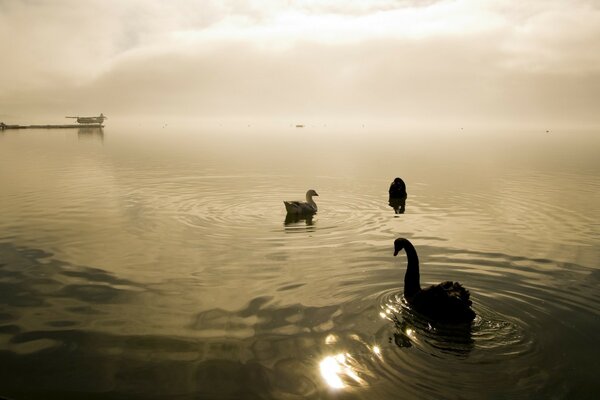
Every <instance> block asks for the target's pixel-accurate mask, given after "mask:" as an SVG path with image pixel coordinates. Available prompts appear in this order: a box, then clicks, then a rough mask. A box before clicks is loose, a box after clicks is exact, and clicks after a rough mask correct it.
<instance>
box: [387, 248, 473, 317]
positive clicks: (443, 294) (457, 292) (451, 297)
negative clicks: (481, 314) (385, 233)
mask: <svg viewBox="0 0 600 400" xmlns="http://www.w3.org/2000/svg"><path fill="white" fill-rule="evenodd" d="M403 249H404V250H405V251H406V257H407V259H408V265H407V266H406V274H405V275H404V297H405V298H406V301H407V302H408V304H409V305H410V306H411V308H412V309H414V310H415V311H417V312H418V313H420V314H422V315H424V316H425V317H427V318H429V319H432V320H434V321H439V322H450V323H460V322H471V321H473V319H474V318H475V312H474V311H473V310H472V309H471V304H472V302H471V300H469V291H468V290H467V289H465V288H464V287H463V286H462V285H461V284H460V283H458V282H452V281H445V282H442V283H439V284H437V285H432V286H429V287H427V288H425V289H421V284H420V277H419V257H418V256H417V251H416V250H415V248H414V246H413V245H412V243H411V242H410V241H408V240H407V239H403V238H400V239H396V241H395V242H394V255H395V256H396V255H398V253H399V252H400V251H401V250H403Z"/></svg>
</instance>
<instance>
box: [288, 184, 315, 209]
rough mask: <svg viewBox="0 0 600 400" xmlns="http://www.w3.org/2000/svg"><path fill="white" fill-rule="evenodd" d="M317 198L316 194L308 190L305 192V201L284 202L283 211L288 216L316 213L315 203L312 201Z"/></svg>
mask: <svg viewBox="0 0 600 400" xmlns="http://www.w3.org/2000/svg"><path fill="white" fill-rule="evenodd" d="M313 196H318V194H317V192H315V191H314V190H312V189H310V190H309V191H308V192H306V201H284V202H283V204H285V209H286V211H287V212H288V214H308V213H316V212H317V203H315V202H314V200H313V199H312V198H313Z"/></svg>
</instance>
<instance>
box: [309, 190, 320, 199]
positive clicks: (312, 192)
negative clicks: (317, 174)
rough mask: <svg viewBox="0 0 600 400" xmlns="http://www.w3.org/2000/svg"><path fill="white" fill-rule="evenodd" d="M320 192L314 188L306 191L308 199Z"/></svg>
mask: <svg viewBox="0 0 600 400" xmlns="http://www.w3.org/2000/svg"><path fill="white" fill-rule="evenodd" d="M318 195H319V194H318V193H317V192H316V191H315V190H313V189H310V190H309V191H308V192H306V201H309V200H310V199H312V197H313V196H318Z"/></svg>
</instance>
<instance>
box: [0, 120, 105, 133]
mask: <svg viewBox="0 0 600 400" xmlns="http://www.w3.org/2000/svg"><path fill="white" fill-rule="evenodd" d="M69 128H104V125H102V124H66V125H7V124H5V123H4V122H0V130H2V131H3V130H6V129H69Z"/></svg>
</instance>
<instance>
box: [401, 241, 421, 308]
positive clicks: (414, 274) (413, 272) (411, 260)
mask: <svg viewBox="0 0 600 400" xmlns="http://www.w3.org/2000/svg"><path fill="white" fill-rule="evenodd" d="M404 250H405V251H406V258H407V259H408V264H407V266H406V274H404V296H406V297H408V298H410V297H412V296H414V295H415V294H417V292H420V291H421V284H420V280H421V278H420V276H419V257H418V256H417V251H416V250H415V248H414V247H413V245H412V243H410V242H409V241H406V243H405V244H404Z"/></svg>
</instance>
